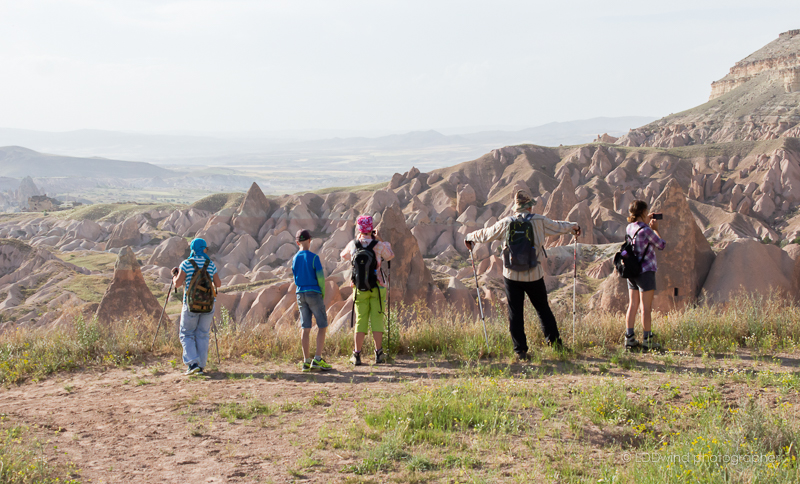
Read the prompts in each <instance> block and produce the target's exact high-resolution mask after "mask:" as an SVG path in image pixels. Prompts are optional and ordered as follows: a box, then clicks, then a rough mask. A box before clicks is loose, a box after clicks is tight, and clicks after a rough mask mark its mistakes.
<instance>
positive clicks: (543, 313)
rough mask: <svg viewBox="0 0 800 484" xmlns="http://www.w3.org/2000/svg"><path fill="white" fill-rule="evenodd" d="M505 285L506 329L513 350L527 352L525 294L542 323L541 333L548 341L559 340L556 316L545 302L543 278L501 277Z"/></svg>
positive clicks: (520, 352) (545, 289) (545, 293)
mask: <svg viewBox="0 0 800 484" xmlns="http://www.w3.org/2000/svg"><path fill="white" fill-rule="evenodd" d="M503 282H505V286H506V297H507V298H508V330H509V332H510V333H511V342H512V343H513V344H514V352H515V353H517V354H524V353H527V352H528V338H527V337H526V336H525V318H524V316H523V312H522V311H523V308H524V307H525V295H526V294H527V295H528V298H529V299H530V300H531V304H533V308H534V309H535V310H536V313H537V314H538V315H539V321H540V322H541V324H542V333H544V337H545V339H546V340H547V342H548V343H555V342H559V343H560V342H561V338H560V337H559V335H558V326H557V325H556V317H555V316H553V311H551V310H550V304H549V303H548V302H547V288H545V285H544V278H541V279H538V280H536V281H533V282H520V281H512V280H510V279H506V278H505V277H504V278H503Z"/></svg>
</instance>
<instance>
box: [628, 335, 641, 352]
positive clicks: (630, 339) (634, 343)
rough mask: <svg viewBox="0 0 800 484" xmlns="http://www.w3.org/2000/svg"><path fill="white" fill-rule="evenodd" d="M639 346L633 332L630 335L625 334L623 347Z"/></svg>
mask: <svg viewBox="0 0 800 484" xmlns="http://www.w3.org/2000/svg"><path fill="white" fill-rule="evenodd" d="M639 346H640V345H639V341H638V340H637V339H636V335H635V334H632V335H630V336H628V335H625V348H627V349H631V348H638V347H639Z"/></svg>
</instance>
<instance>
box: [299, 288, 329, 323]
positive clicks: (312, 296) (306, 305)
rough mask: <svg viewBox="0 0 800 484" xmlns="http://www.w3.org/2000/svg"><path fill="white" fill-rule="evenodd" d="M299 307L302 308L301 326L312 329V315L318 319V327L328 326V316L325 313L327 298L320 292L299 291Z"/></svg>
mask: <svg viewBox="0 0 800 484" xmlns="http://www.w3.org/2000/svg"><path fill="white" fill-rule="evenodd" d="M297 308H298V309H299V310H300V327H301V328H303V329H311V315H312V314H313V315H314V319H316V320H317V328H319V329H322V328H327V327H328V316H327V314H325V300H324V299H322V294H320V293H318V292H311V291H310V292H298V293H297Z"/></svg>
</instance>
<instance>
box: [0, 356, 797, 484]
mask: <svg viewBox="0 0 800 484" xmlns="http://www.w3.org/2000/svg"><path fill="white" fill-rule="evenodd" d="M639 362H640V363H641V364H642V366H640V367H639V369H638V370H635V371H633V372H628V371H626V370H623V369H620V368H612V369H611V371H610V372H609V371H608V370H602V373H603V375H605V376H608V375H611V376H619V377H622V378H626V379H627V378H634V379H645V378H647V379H650V380H652V379H656V380H657V379H659V378H667V377H668V376H667V375H666V374H665V373H663V370H659V368H657V367H652V368H649V367H648V366H647V365H648V364H657V363H652V362H650V363H648V361H647V359H645V358H642V359H641V360H639ZM333 363H334V365H335V368H336V370H335V371H333V372H331V373H325V374H321V373H313V374H309V373H300V372H299V371H298V369H297V367H296V365H289V364H270V363H267V364H265V363H262V362H256V361H252V362H238V363H223V365H222V367H223V370H224V371H225V372H224V373H223V372H218V373H214V374H212V375H211V376H209V377H206V378H192V379H189V378H187V377H185V376H183V375H182V374H181V370H182V368H178V369H173V368H172V367H171V366H170V364H169V363H168V362H166V361H155V360H154V361H150V362H148V363H147V364H145V365H137V366H134V367H129V368H125V369H109V370H97V371H92V370H89V371H82V372H74V373H63V374H59V375H55V376H53V377H51V378H48V379H46V380H44V381H41V382H36V383H27V384H25V385H21V386H18V387H11V388H9V389H4V390H1V391H0V413H3V414H6V415H8V418H9V420H11V421H12V422H16V423H25V424H28V425H31V426H34V425H36V426H37V429H38V430H37V433H38V436H39V438H40V440H42V441H47V440H49V441H50V443H49V444H48V446H47V447H48V452H52V453H53V454H54V455H55V454H56V453H57V454H58V455H57V459H58V460H59V461H60V462H72V463H75V464H76V465H77V467H78V469H80V470H79V471H77V474H78V475H79V476H80V479H81V480H82V481H83V482H93V483H129V482H136V483H140V482H142V483H184V482H297V481H303V482H341V481H345V480H348V479H349V480H352V479H353V477H354V476H353V475H352V474H349V475H348V474H343V473H341V472H340V471H341V469H342V468H343V467H344V466H346V465H348V464H353V463H355V462H356V455H357V452H355V451H353V450H347V449H337V448H335V447H334V448H331V447H330V446H319V443H320V439H321V437H320V436H321V435H322V434H323V433H324V432H325V431H326V429H334V430H335V431H336V432H348V429H350V428H351V427H352V425H353V423H354V422H357V421H360V419H359V416H360V415H361V414H363V411H364V408H365V406H366V407H374V406H375V405H378V404H384V402H385V401H386V400H385V397H388V396H391V395H392V394H394V393H397V392H403V391H407V390H408V388H409V385H422V384H426V383H430V381H431V380H441V379H449V378H455V377H456V376H458V375H459V374H461V372H462V370H457V369H454V368H453V366H452V365H450V364H448V363H447V362H442V361H432V360H422V361H419V360H418V361H413V360H410V359H407V360H400V361H398V362H396V364H394V365H391V366H388V365H387V366H362V367H359V368H355V369H354V368H352V367H350V366H349V365H347V364H346V363H345V360H344V359H341V360H337V361H335V362H333ZM545 363H546V365H547V367H548V368H550V369H551V370H553V374H552V375H551V376H548V377H547V378H540V379H538V380H532V381H531V384H533V385H548V386H550V387H552V388H560V389H565V388H575V387H577V386H580V385H582V384H583V383H586V381H585V380H583V381H582V379H585V378H587V377H592V376H593V375H599V374H600V373H599V372H597V371H595V365H597V362H594V361H592V359H591V358H588V359H582V360H579V361H575V362H572V363H570V362H568V363H563V362H556V361H549V362H545ZM573 364H574V365H579V366H580V371H579V372H578V374H575V373H573V372H572V371H571V370H570V369H569V368H565V367H564V366H563V365H566V366H567V367H568V366H569V365H573ZM559 365H562V366H561V367H559ZM683 365H685V368H687V369H690V370H691V371H698V370H699V371H700V372H701V373H702V371H703V368H704V364H702V363H701V362H700V360H699V359H698V358H686V359H684V361H682V366H683ZM768 365H769V363H764V362H753V361H747V360H742V361H740V364H739V365H737V366H741V367H742V368H748V369H749V370H754V369H757V368H758V367H760V366H764V367H767V366H768ZM796 365H797V360H796V359H789V360H787V361H786V362H784V364H783V365H779V366H784V370H786V369H789V370H790V371H791V370H792V367H793V366H794V368H793V369H794V370H795V371H796ZM496 366H497V368H498V369H500V368H503V367H506V366H507V365H506V364H505V363H504V362H498V363H497V365H496ZM514 366H515V368H514V371H521V370H523V369H524V368H531V369H535V368H541V367H542V365H541V364H538V365H537V364H529V365H527V366H526V367H522V366H521V365H514ZM682 366H679V367H677V368H674V369H675V370H677V372H678V373H680V372H682V371H683V370H681V367H682ZM725 366H728V367H730V365H725ZM490 370H491V368H490ZM659 375H660V376H659ZM673 375H674V373H673ZM254 400H258V401H260V402H263V403H265V404H267V405H269V406H270V408H271V412H272V413H271V414H269V415H260V416H256V417H255V418H253V419H252V420H248V419H238V420H235V421H233V422H230V421H228V420H226V419H225V418H224V417H222V416H221V415H220V410H219V409H220V405H222V404H229V403H231V402H238V403H246V402H249V401H254ZM357 412H358V413H357ZM55 446H57V448H56V447H55ZM312 454H313V457H312ZM312 458H313V460H314V461H316V462H312V463H309V464H307V465H299V464H298V463H299V462H303V459H312Z"/></svg>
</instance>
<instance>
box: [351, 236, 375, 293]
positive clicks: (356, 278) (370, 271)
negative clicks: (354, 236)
mask: <svg viewBox="0 0 800 484" xmlns="http://www.w3.org/2000/svg"><path fill="white" fill-rule="evenodd" d="M355 242H356V252H355V253H354V254H353V258H352V259H351V262H352V264H353V269H352V275H351V277H350V279H351V280H352V281H353V284H354V285H355V286H356V289H358V290H359V291H361V292H369V291H371V290H372V289H373V288H375V287H378V259H377V257H375V250H374V249H375V246H376V245H378V241H377V240H374V239H373V241H372V242H370V243H369V245H367V246H363V245H361V242H359V241H358V240H356V241H355Z"/></svg>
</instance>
